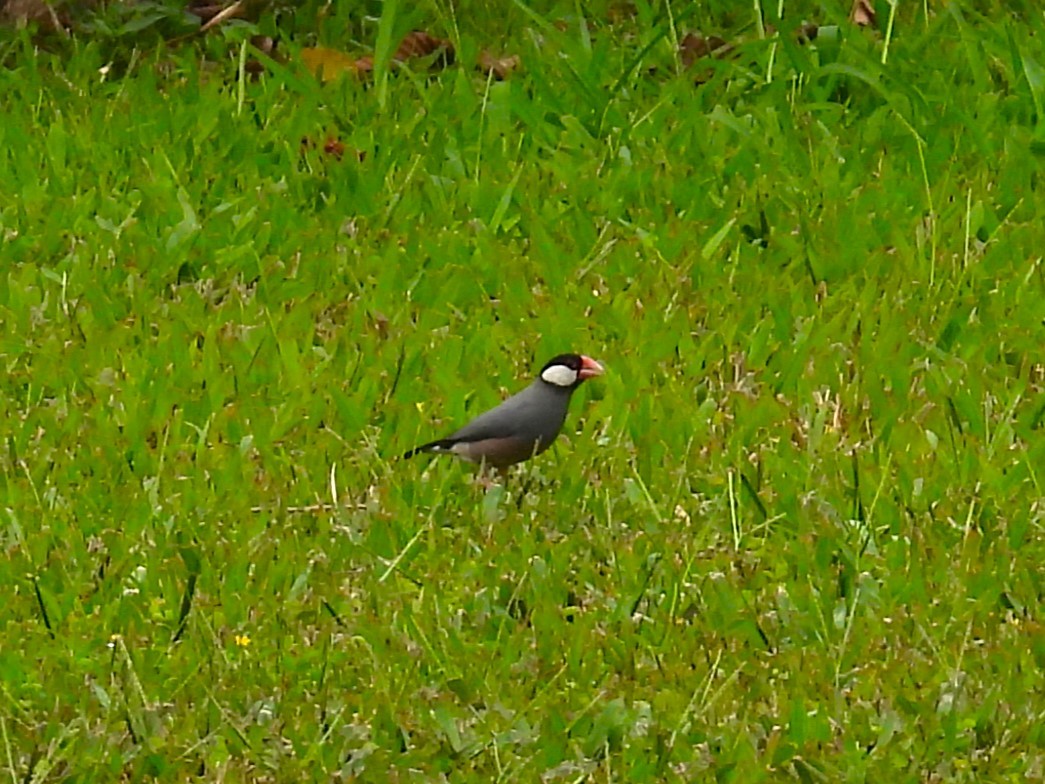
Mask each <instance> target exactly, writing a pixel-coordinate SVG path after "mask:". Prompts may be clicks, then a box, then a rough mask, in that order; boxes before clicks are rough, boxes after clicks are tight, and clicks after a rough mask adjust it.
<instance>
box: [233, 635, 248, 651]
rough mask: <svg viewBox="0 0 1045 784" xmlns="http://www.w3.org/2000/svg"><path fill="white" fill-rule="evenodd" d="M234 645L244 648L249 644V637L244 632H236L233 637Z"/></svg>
mask: <svg viewBox="0 0 1045 784" xmlns="http://www.w3.org/2000/svg"><path fill="white" fill-rule="evenodd" d="M235 640H236V645H238V646H239V647H240V648H246V647H248V646H249V645H250V637H248V636H247V635H245V634H237V635H236V637H235Z"/></svg>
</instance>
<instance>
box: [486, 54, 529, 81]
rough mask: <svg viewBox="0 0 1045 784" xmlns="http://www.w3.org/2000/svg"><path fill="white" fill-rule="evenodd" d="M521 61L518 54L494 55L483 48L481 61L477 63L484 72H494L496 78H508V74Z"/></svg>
mask: <svg viewBox="0 0 1045 784" xmlns="http://www.w3.org/2000/svg"><path fill="white" fill-rule="evenodd" d="M521 63H522V60H520V59H519V55H517V54H513V55H511V56H509V57H494V56H493V55H492V54H490V53H489V52H488V51H486V50H485V49H483V50H482V51H481V52H479V62H478V63H476V65H477V66H478V68H479V70H480V71H482V72H483V73H492V74H493V75H494V78H495V79H506V78H507V77H508V74H510V73H511V72H512V71H514V70H515V69H516V68H518V67H519V66H520V65H521Z"/></svg>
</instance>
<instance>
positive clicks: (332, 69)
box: [301, 46, 370, 82]
mask: <svg viewBox="0 0 1045 784" xmlns="http://www.w3.org/2000/svg"><path fill="white" fill-rule="evenodd" d="M301 61H302V62H303V63H304V64H305V67H306V68H308V70H310V71H311V72H312V73H313V74H314V75H315V76H316V78H317V79H319V80H320V81H321V82H331V81H333V80H334V79H337V78H339V77H341V76H344V75H345V74H348V73H358V72H359V71H361V70H370V69H369V68H366V69H364V68H362V67H361V65H360V63H361V62H362V60H353V59H352V58H351V57H349V56H348V55H347V54H345V53H344V52H339V51H338V50H337V49H328V48H327V47H325V46H313V47H306V48H304V49H302V50H301Z"/></svg>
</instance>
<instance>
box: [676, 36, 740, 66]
mask: <svg viewBox="0 0 1045 784" xmlns="http://www.w3.org/2000/svg"><path fill="white" fill-rule="evenodd" d="M731 51H733V47H732V46H731V45H730V44H728V43H726V40H725V39H724V38H719V37H718V36H717V35H709V36H706V37H705V36H703V35H701V34H700V33H686V37H685V38H683V39H682V42H681V43H680V44H679V55H680V56H681V57H682V64H683V65H684V66H685V67H686V68H689V67H690V66H692V65H693V63H695V62H696V61H697V60H702V59H703V58H705V57H716V58H719V59H721V58H723V57H725V56H726V55H727V54H729V53H730V52H731Z"/></svg>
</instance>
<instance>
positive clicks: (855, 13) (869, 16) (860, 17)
mask: <svg viewBox="0 0 1045 784" xmlns="http://www.w3.org/2000/svg"><path fill="white" fill-rule="evenodd" d="M849 18H850V19H851V20H852V22H853V24H855V25H856V26H857V27H875V26H877V24H878V17H877V14H876V13H875V10H874V5H872V4H871V2H870V0H853V10H852V11H850V13H849Z"/></svg>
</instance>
